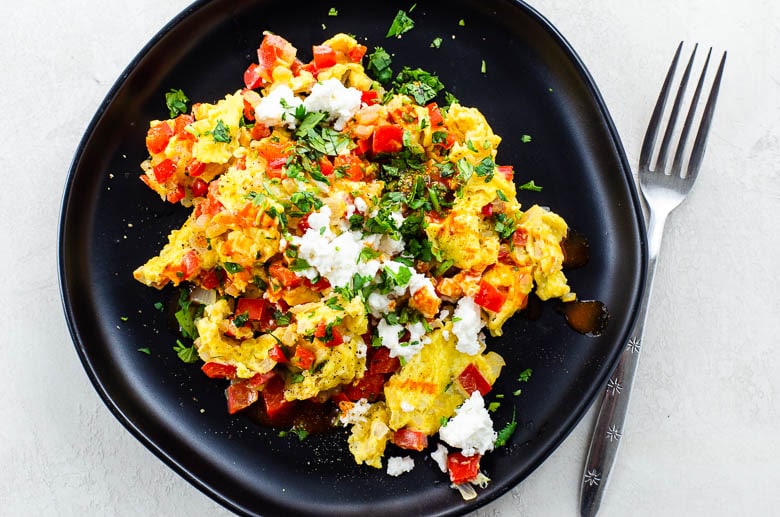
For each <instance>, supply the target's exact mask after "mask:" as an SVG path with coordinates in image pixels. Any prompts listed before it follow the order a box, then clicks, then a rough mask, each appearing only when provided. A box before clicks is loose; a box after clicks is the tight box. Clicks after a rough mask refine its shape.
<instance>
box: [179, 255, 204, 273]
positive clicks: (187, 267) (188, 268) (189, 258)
mask: <svg viewBox="0 0 780 517" xmlns="http://www.w3.org/2000/svg"><path fill="white" fill-rule="evenodd" d="M181 268H182V271H183V272H184V278H185V279H186V278H192V277H193V276H194V275H195V274H196V273H197V272H198V271H199V270H200V256H198V252H197V251H195V250H189V251H188V252H187V253H185V254H184V257H183V258H182V259H181Z"/></svg>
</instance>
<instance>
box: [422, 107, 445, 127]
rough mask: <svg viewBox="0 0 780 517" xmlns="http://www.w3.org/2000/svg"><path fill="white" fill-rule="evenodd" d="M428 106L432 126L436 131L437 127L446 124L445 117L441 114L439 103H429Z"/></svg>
mask: <svg viewBox="0 0 780 517" xmlns="http://www.w3.org/2000/svg"><path fill="white" fill-rule="evenodd" d="M426 107H427V108H428V118H429V119H430V123H431V128H433V130H434V131H436V129H437V128H440V127H441V126H443V125H444V117H442V115H441V110H440V109H439V105H438V104H436V103H435V102H432V103H430V104H428V106H426Z"/></svg>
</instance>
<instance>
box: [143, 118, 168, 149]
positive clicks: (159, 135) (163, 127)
mask: <svg viewBox="0 0 780 517" xmlns="http://www.w3.org/2000/svg"><path fill="white" fill-rule="evenodd" d="M172 136H173V130H172V129H171V126H169V125H168V123H167V122H160V123H159V124H155V125H154V126H152V127H150V128H149V131H148V132H147V133H146V148H147V149H149V152H150V153H152V154H157V153H161V152H163V151H164V150H165V148H166V147H168V140H170V139H171V137H172Z"/></svg>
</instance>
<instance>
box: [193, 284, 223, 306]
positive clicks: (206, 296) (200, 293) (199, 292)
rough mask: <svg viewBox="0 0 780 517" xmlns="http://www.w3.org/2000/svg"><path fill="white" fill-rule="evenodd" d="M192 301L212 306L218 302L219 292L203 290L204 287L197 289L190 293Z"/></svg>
mask: <svg viewBox="0 0 780 517" xmlns="http://www.w3.org/2000/svg"><path fill="white" fill-rule="evenodd" d="M190 300H192V301H193V302H197V303H200V304H202V305H211V304H212V303H214V302H216V301H217V291H215V290H214V289H203V288H202V287H196V288H195V289H193V290H192V292H191V293H190Z"/></svg>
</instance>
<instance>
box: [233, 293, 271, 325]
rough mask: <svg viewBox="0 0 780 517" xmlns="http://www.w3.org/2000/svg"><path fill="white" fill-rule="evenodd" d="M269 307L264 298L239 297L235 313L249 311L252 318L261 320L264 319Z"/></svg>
mask: <svg viewBox="0 0 780 517" xmlns="http://www.w3.org/2000/svg"><path fill="white" fill-rule="evenodd" d="M267 308H268V304H267V302H266V301H265V300H263V299H262V298H239V299H238V301H237V302H236V310H235V313H236V314H244V313H247V314H248V315H249V319H250V320H252V321H260V320H262V319H263V316H264V315H265V312H266V310H267Z"/></svg>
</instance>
